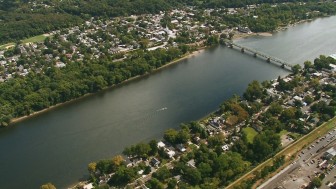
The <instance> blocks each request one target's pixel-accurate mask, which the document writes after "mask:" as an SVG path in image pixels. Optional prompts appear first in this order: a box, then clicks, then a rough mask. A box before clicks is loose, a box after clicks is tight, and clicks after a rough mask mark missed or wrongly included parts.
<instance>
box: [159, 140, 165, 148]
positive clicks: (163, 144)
mask: <svg viewBox="0 0 336 189" xmlns="http://www.w3.org/2000/svg"><path fill="white" fill-rule="evenodd" d="M165 146H166V144H165V143H163V142H162V141H160V142H158V143H157V147H158V148H164V147H165Z"/></svg>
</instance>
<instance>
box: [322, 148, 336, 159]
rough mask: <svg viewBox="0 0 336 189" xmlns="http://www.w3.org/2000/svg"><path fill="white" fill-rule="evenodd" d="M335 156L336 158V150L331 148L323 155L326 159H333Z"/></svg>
mask: <svg viewBox="0 0 336 189" xmlns="http://www.w3.org/2000/svg"><path fill="white" fill-rule="evenodd" d="M335 156H336V150H335V148H334V147H332V148H330V149H329V150H327V151H326V152H325V153H324V154H323V157H324V159H331V158H333V157H335Z"/></svg>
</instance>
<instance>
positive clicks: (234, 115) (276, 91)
mask: <svg viewBox="0 0 336 189" xmlns="http://www.w3.org/2000/svg"><path fill="white" fill-rule="evenodd" d="M330 65H334V66H336V60H335V59H333V58H330V57H325V56H320V57H319V58H317V59H315V61H314V64H313V63H311V62H309V61H306V62H305V63H304V68H303V69H301V68H300V67H299V66H296V68H294V70H293V74H290V75H289V76H287V77H285V78H280V77H279V78H278V79H275V80H273V81H264V82H262V83H261V84H260V83H259V82H258V81H253V82H252V83H250V84H249V85H248V87H247V89H246V91H245V93H244V94H243V97H239V96H233V97H232V98H231V99H229V100H227V101H225V102H224V103H223V104H222V105H221V106H220V109H219V110H218V111H216V112H215V113H213V114H212V115H210V116H209V117H207V118H205V119H203V120H200V121H198V122H191V123H187V124H181V129H180V130H175V129H169V130H167V131H166V132H165V133H164V136H163V142H158V141H156V140H151V141H150V142H149V143H139V144H136V145H133V146H130V147H127V148H125V150H124V151H123V154H124V157H123V156H115V157H113V158H111V159H106V160H101V161H98V162H93V163H90V164H89V166H88V170H89V172H90V175H91V182H92V183H93V185H94V186H96V188H109V187H111V186H112V187H128V188H134V187H137V186H142V187H144V186H146V187H149V188H155V189H161V188H176V187H178V188H204V189H209V188H214V189H215V188H220V187H223V186H226V185H228V184H229V183H230V182H232V181H234V180H235V179H237V178H238V177H239V176H241V175H243V174H244V173H246V172H248V171H249V170H251V169H252V168H253V167H255V166H257V165H258V164H259V163H261V162H263V161H265V160H266V159H268V158H270V157H272V156H273V155H274V154H276V153H277V152H278V151H280V150H281V149H282V146H281V139H280V135H281V133H287V134H286V135H287V137H288V138H291V139H290V140H292V141H293V140H297V139H298V138H300V137H301V136H303V135H305V134H307V133H309V132H310V131H312V130H314V128H316V127H318V126H319V125H321V124H322V123H323V122H326V121H328V120H330V119H331V118H332V117H334V116H335V115H336V74H335V70H334V71H331V69H332V68H331V67H330ZM320 81H321V82H320ZM243 128H249V130H250V129H255V130H256V131H257V134H255V135H254V136H253V138H251V139H250V140H248V138H247V134H248V133H246V132H245V130H246V129H243ZM163 144H164V145H163ZM181 146H182V147H183V148H181ZM172 152H176V153H173V154H172ZM125 156H126V159H127V160H128V159H129V160H130V162H126V161H125ZM290 158H292V157H285V156H281V157H277V158H275V159H273V160H272V165H268V166H265V167H264V168H263V169H262V170H260V171H257V172H255V173H253V175H254V177H253V178H252V179H250V180H248V181H245V182H242V183H240V184H238V185H236V186H235V188H237V189H240V188H241V189H243V188H251V187H252V185H253V184H254V182H255V181H257V180H259V179H261V178H265V177H266V176H267V175H268V174H269V173H272V172H273V171H275V170H277V168H279V167H280V166H281V165H283V164H284V163H285V161H287V159H290ZM153 160H155V161H154V162H155V163H153ZM78 187H80V185H79V186H78Z"/></svg>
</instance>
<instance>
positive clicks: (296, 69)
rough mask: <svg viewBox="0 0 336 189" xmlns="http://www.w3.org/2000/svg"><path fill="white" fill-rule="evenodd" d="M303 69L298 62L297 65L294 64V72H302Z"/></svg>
mask: <svg viewBox="0 0 336 189" xmlns="http://www.w3.org/2000/svg"><path fill="white" fill-rule="evenodd" d="M301 69H302V68H301V66H300V65H299V64H296V65H294V66H293V67H292V71H293V73H294V74H298V73H299V72H300V70H301Z"/></svg>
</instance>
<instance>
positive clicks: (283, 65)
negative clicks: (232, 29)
mask: <svg viewBox="0 0 336 189" xmlns="http://www.w3.org/2000/svg"><path fill="white" fill-rule="evenodd" d="M225 43H226V44H227V45H228V46H229V47H230V48H236V49H240V51H241V52H242V53H245V52H249V53H250V54H251V55H253V56H254V57H262V58H265V59H266V61H267V62H268V63H273V64H276V65H279V66H280V67H281V68H283V69H286V70H289V71H292V67H293V65H291V64H289V63H288V62H286V61H284V60H281V59H279V58H276V57H274V56H271V55H268V54H266V53H263V52H260V51H257V50H255V49H251V48H248V47H245V46H243V45H240V44H237V43H234V42H233V41H228V40H227V41H225Z"/></svg>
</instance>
